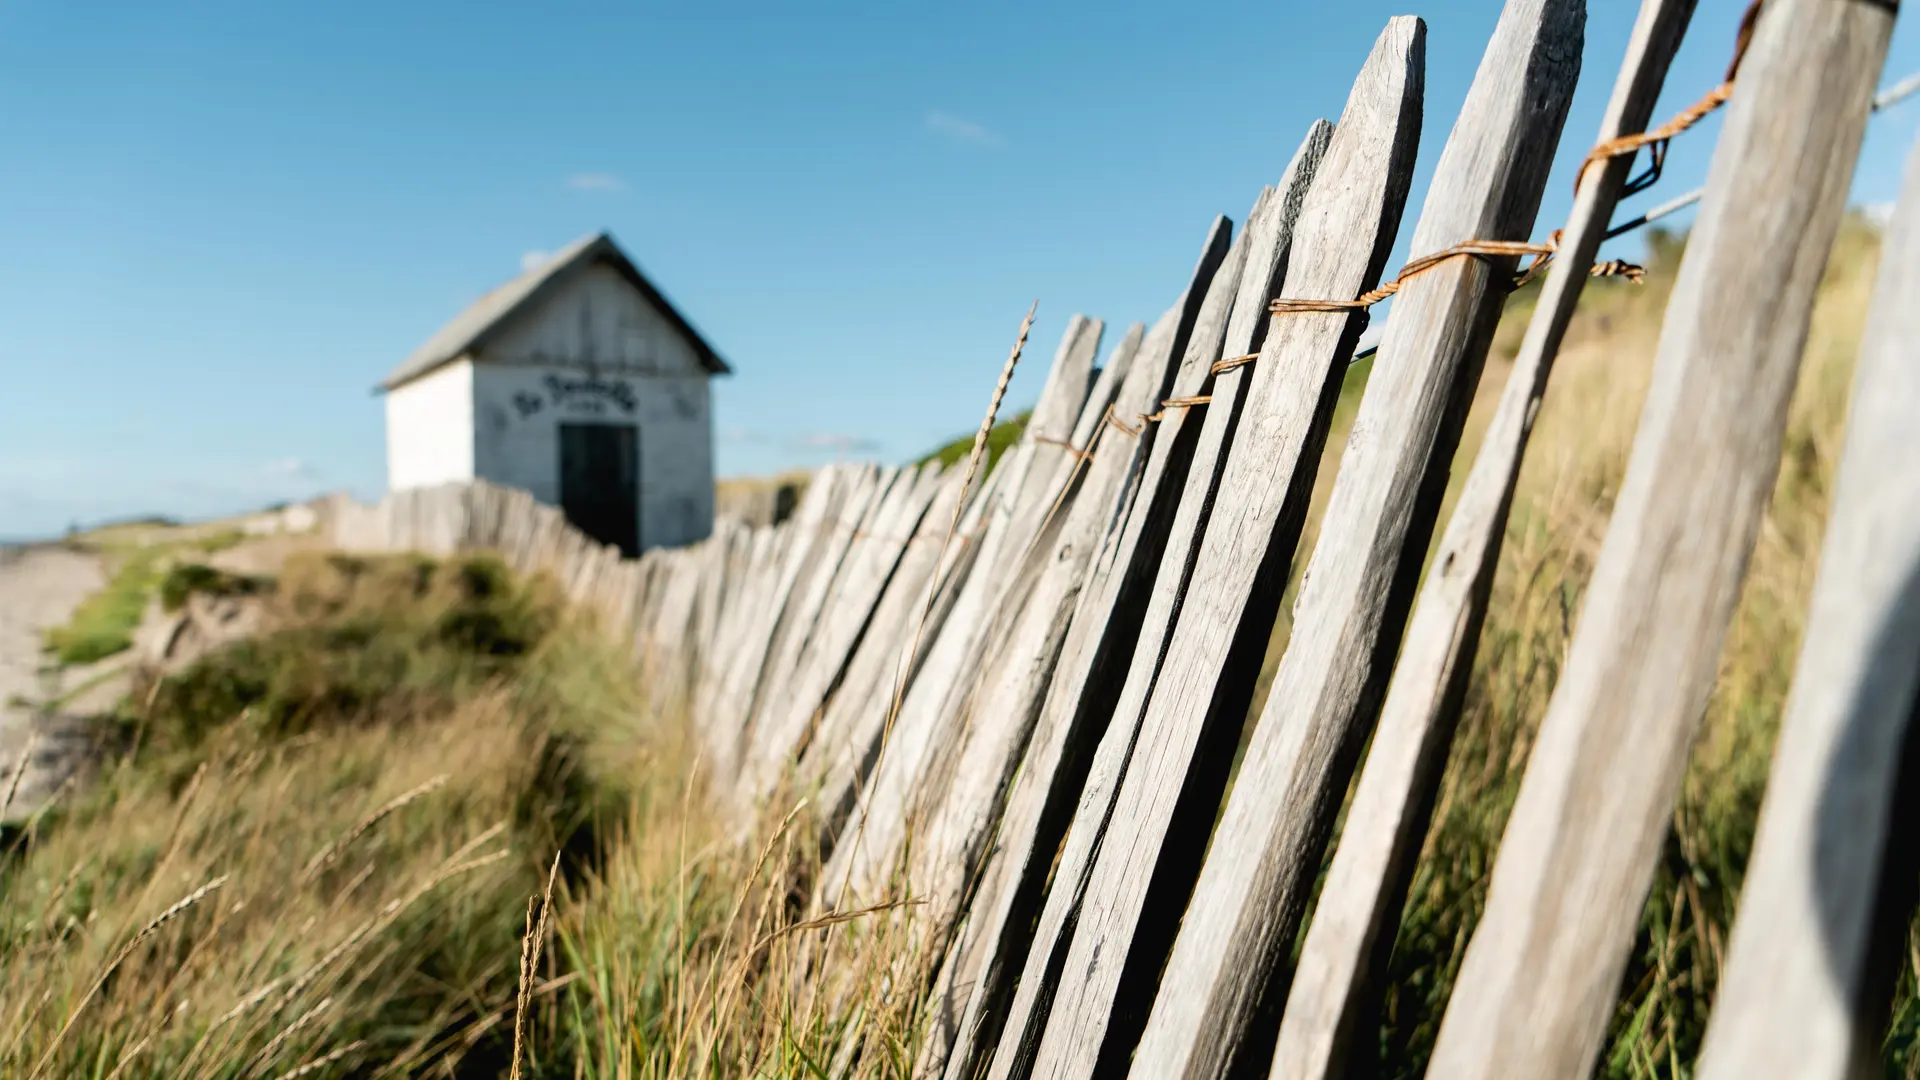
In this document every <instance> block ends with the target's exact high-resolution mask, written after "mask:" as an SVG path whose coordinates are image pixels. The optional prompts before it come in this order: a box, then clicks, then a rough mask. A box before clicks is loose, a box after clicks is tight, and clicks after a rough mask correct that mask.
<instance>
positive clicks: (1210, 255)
mask: <svg viewBox="0 0 1920 1080" xmlns="http://www.w3.org/2000/svg"><path fill="white" fill-rule="evenodd" d="M1232 231H1233V226H1232V223H1231V222H1229V221H1228V220H1227V219H1226V218H1224V217H1221V218H1216V219H1215V220H1214V221H1213V222H1212V224H1211V225H1210V226H1209V228H1208V230H1207V235H1206V239H1205V241H1204V242H1203V244H1202V246H1201V252H1200V257H1199V259H1198V261H1197V262H1196V264H1195V266H1194V270H1193V273H1192V276H1191V278H1190V279H1189V282H1188V285H1187V288H1186V289H1185V290H1184V291H1183V292H1182V293H1181V296H1180V298H1179V299H1178V300H1177V301H1175V303H1174V305H1173V307H1172V308H1170V309H1169V310H1168V312H1167V313H1166V315H1165V316H1164V317H1163V318H1162V319H1161V320H1160V322H1159V323H1158V324H1156V326H1155V327H1154V330H1153V332H1152V333H1150V334H1147V335H1146V336H1145V339H1144V341H1143V342H1142V343H1141V344H1140V345H1138V346H1137V347H1136V348H1135V349H1133V350H1129V351H1127V352H1126V353H1125V354H1124V355H1125V360H1123V361H1121V362H1119V363H1114V364H1109V365H1108V367H1107V369H1106V370H1107V371H1115V370H1122V371H1124V372H1125V376H1124V378H1123V379H1122V380H1121V382H1120V385H1119V387H1118V389H1117V392H1116V393H1113V394H1111V395H1106V398H1107V400H1103V395H1102V394H1101V393H1100V392H1098V391H1096V392H1095V393H1094V394H1092V395H1090V396H1089V398H1088V402H1087V407H1086V408H1085V409H1084V410H1083V411H1082V417H1081V424H1080V429H1079V430H1077V431H1076V432H1075V437H1076V438H1077V439H1078V438H1084V439H1085V442H1086V446H1087V451H1088V453H1089V454H1090V457H1089V458H1088V459H1087V461H1086V462H1085V467H1084V469H1082V470H1081V475H1080V477H1079V479H1078V481H1077V483H1076V484H1075V485H1073V487H1072V489H1071V491H1070V492H1069V491H1068V490H1067V489H1063V491H1062V494H1063V495H1064V494H1069V493H1070V494H1071V497H1072V501H1071V503H1070V505H1068V506H1066V507H1065V508H1064V509H1063V517H1064V521H1062V522H1061V525H1060V527H1059V528H1057V529H1043V530H1040V537H1039V538H1037V539H1042V540H1044V542H1041V543H1037V544H1036V546H1035V547H1034V548H1033V549H1032V551H1031V552H1030V554H1029V556H1028V560H1027V561H1028V565H1027V566H1025V567H1023V568H1022V570H1021V576H1022V578H1024V579H1026V580H1027V582H1029V583H1026V584H1022V585H1021V586H1020V587H1019V589H1018V591H1016V592H1012V593H1009V594H1008V595H1007V596H1006V597H1005V599H1004V601H1003V607H1002V612H1001V614H1000V615H999V617H998V619H997V622H998V623H999V624H1000V625H998V626H997V627H996V629H995V632H994V634H993V635H992V636H993V639H994V643H993V644H992V645H991V646H990V648H989V650H988V652H987V653H986V654H985V663H984V664H983V665H982V668H981V680H980V685H979V687H978V688H977V690H976V692H975V694H974V696H973V697H972V699H971V701H970V702H969V703H968V706H967V708H966V710H965V711H964V712H963V713H961V714H960V715H959V716H957V717H956V718H955V720H956V721H958V722H957V723H954V724H953V725H952V726H951V727H950V729H949V730H950V732H951V737H950V746H951V748H952V749H951V752H950V753H948V754H943V755H940V756H939V757H938V758H936V759H934V761H933V762H932V765H933V767H932V768H930V769H928V770H927V773H926V775H925V778H924V781H923V783H922V784H921V785H920V798H921V801H920V803H919V804H918V805H917V806H916V807H915V809H914V816H915V819H916V821H917V823H918V827H917V830H916V833H915V835H914V837H913V840H912V844H911V849H910V850H911V861H910V862H909V863H908V871H909V877H908V880H909V881H910V882H911V883H912V886H913V892H914V895H915V896H917V897H923V898H925V899H926V900H927V901H928V902H927V904H925V905H923V906H922V907H921V908H919V909H917V910H916V911H915V912H914V913H913V922H914V929H915V930H916V934H915V937H916V939H918V940H921V941H925V942H930V943H932V944H933V946H934V947H939V946H940V945H942V944H943V943H944V941H945V940H946V938H947V937H948V935H949V933H950V931H951V928H952V923H953V920H954V919H955V917H956V916H957V915H958V914H959V913H960V911H961V909H962V907H963V904H964V902H965V899H966V895H967V893H968V891H969V889H970V888H971V887H972V885H973V884H974V882H975V880H976V878H977V877H978V872H979V866H980V863H981V860H982V858H983V856H984V853H985V851H986V848H987V844H988V841H989V839H990V837H991V835H992V833H993V832H994V830H995V828H996V827H997V826H998V824H999V821H1000V810H1001V807H1002V805H1003V799H1004V796H1005V793H1006V788H1007V784H1008V782H1009V781H1010V779H1011V774H1012V772H1013V770H1014V769H1015V768H1016V767H1017V766H1018V765H1019V763H1020V758H1021V755H1022V753H1023V752H1024V751H1025V749H1026V745H1027V740H1028V737H1029V736H1030V735H1031V733H1032V731H1033V725H1034V723H1035V722H1036V721H1037V720H1038V718H1039V714H1040V709H1041V705H1042V703H1043V701H1044V700H1045V697H1046V693H1047V688H1048V685H1049V684H1050V683H1051V681H1052V677H1053V672H1054V669H1055V666H1056V664H1057V662H1058V660H1059V657H1060V650H1061V647H1062V645H1063V644H1064V642H1065V641H1066V638H1067V635H1068V629H1069V626H1070V625H1071V622H1072V620H1073V618H1074V612H1075V608H1076V606H1077V603H1078V600H1079V597H1080V596H1081V594H1082V590H1083V588H1084V587H1085V586H1086V584H1087V580H1088V570H1089V568H1090V566H1091V565H1092V562H1093V557H1094V555H1095V554H1096V553H1097V552H1098V550H1099V548H1100V544H1101V541H1102V540H1103V539H1104V538H1105V536H1106V534H1107V531H1108V530H1109V528H1110V527H1111V526H1112V525H1113V517H1114V512H1115V506H1116V504H1117V503H1118V501H1119V500H1120V498H1121V497H1122V495H1123V493H1124V491H1125V489H1126V486H1127V484H1128V481H1129V479H1130V478H1131V474H1132V473H1133V471H1134V470H1135V469H1136V468H1137V467H1138V466H1139V464H1140V463H1141V461H1142V460H1143V455H1142V453H1141V451H1142V449H1143V446H1144V445H1146V444H1148V443H1150V442H1151V440H1152V437H1153V435H1154V431H1153V429H1152V426H1151V425H1144V424H1141V425H1138V426H1135V427H1134V428H1133V429H1132V431H1131V433H1129V432H1128V431H1126V430H1122V429H1121V428H1120V427H1117V426H1115V425H1113V424H1110V423H1108V422H1107V419H1106V418H1107V415H1108V408H1109V405H1111V407H1112V409H1113V411H1114V412H1115V413H1116V414H1117V415H1119V416H1138V415H1140V414H1142V413H1145V412H1148V411H1151V410H1153V409H1154V408H1155V407H1156V406H1157V404H1158V403H1159V401H1160V400H1161V399H1162V398H1163V397H1165V396H1166V393H1167V389H1168V387H1169V386H1171V385H1172V383H1173V378H1174V374H1175V372H1176V371H1178V370H1179V368H1180V365H1181V362H1182V361H1183V360H1184V358H1185V357H1186V355H1187V353H1188V351H1189V350H1188V345H1189V342H1190V341H1191V340H1192V339H1193V338H1194V337H1195V328H1196V326H1198V325H1199V324H1200V323H1201V322H1202V320H1204V319H1207V318H1208V315H1209V312H1208V310H1207V304H1206V301H1208V300H1210V299H1211V300H1213V303H1212V310H1211V312H1210V314H1211V326H1210V329H1209V331H1208V336H1210V337H1211V338H1212V340H1213V346H1212V347H1213V350H1214V352H1215V353H1216V355H1217V353H1218V350H1219V334H1220V332H1221V330H1223V329H1224V324H1225V322H1226V315H1227V306H1228V302H1229V300H1230V298H1231V296H1232V293H1231V291H1230V289H1231V285H1229V286H1228V287H1226V288H1223V289H1220V290H1217V295H1216V290H1213V289H1212V285H1213V283H1214V282H1215V281H1216V280H1217V279H1218V276H1219V272H1220V269H1221V267H1222V264H1223V263H1224V262H1225V260H1226V256H1227V251H1228V248H1229V247H1230V245H1231V241H1230V237H1231V235H1232ZM1236 276H1237V275H1236ZM1129 336H1130V337H1134V338H1135V339H1136V340H1138V328H1137V327H1136V329H1135V331H1134V332H1133V333H1132V334H1130V335H1129ZM1102 381H1105V373H1103V375H1102ZM949 1011H954V1010H949ZM941 1030H950V1027H949V1026H942V1025H937V1024H936V1025H933V1026H932V1027H931V1028H930V1031H932V1032H934V1033H936V1037H937V1032H939V1031H941ZM934 1058H941V1059H943V1060H944V1046H943V1045H940V1044H934V1045H932V1046H929V1047H928V1048H927V1050H926V1051H925V1052H923V1053H922V1054H921V1059H922V1062H923V1067H924V1068H925V1069H927V1070H928V1071H929V1074H930V1075H934V1076H937V1075H939V1068H940V1067H939V1065H937V1064H934V1063H933V1059H934Z"/></svg>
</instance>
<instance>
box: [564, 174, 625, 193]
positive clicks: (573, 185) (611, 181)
mask: <svg viewBox="0 0 1920 1080" xmlns="http://www.w3.org/2000/svg"><path fill="white" fill-rule="evenodd" d="M567 190H569V191H601V192H615V191H625V190H627V185H626V182H625V181H623V180H621V179H620V178H619V177H617V176H615V175H613V174H612V173H605V172H583V173H574V174H573V175H572V176H569V177H567Z"/></svg>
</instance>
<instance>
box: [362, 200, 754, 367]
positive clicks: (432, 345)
mask: <svg viewBox="0 0 1920 1080" xmlns="http://www.w3.org/2000/svg"><path fill="white" fill-rule="evenodd" d="M596 263H604V264H605V265H607V266H610V267H612V268H613V269H615V270H617V271H619V273H620V276H621V277H623V278H625V279H626V280H627V284H629V285H632V286H633V288H634V290H635V291H636V292H638V293H639V294H640V295H641V296H643V297H645V298H646V299H647V302H648V303H651V304H652V305H653V306H654V307H655V308H656V309H658V310H659V312H660V314H662V315H664V316H666V317H667V320H668V321H669V322H671V323H673V325H674V326H676V327H678V328H679V329H680V332H681V333H682V334H684V335H685V336H686V339H687V341H688V343H689V344H691V345H692V346H693V351H694V354H695V355H696V356H698V357H699V358H700V363H701V366H703V367H705V368H706V369H707V373H708V374H710V375H727V374H730V373H732V371H733V369H732V368H730V367H728V366H727V362H726V361H725V360H722V359H721V358H720V354H719V353H717V352H715V351H714V349H713V346H712V345H709V344H707V339H706V338H703V337H701V336H700V331H698V330H695V329H694V328H693V324H692V323H690V322H688V321H687V318H686V316H684V315H682V314H680V312H679V310H678V309H677V308H675V307H674V306H673V304H672V303H671V302H670V301H669V300H668V299H667V298H666V297H665V296H663V295H661V293H660V290H659V289H656V288H654V286H653V282H651V281H648V280H647V276H646V275H645V274H642V273H641V272H640V268H639V267H637V266H635V265H634V264H633V260H632V259H629V258H627V254H626V252H624V251H621V250H620V245H618V244H616V243H614V242H613V237H612V236H610V235H608V234H607V233H604V232H603V233H596V234H594V235H592V236H584V237H581V238H580V239H578V240H575V241H574V242H573V243H571V244H568V245H567V246H566V247H564V248H562V249H561V250H560V251H558V252H556V253H555V254H554V255H553V257H552V258H550V259H548V260H547V261H546V262H543V263H541V264H540V265H539V266H536V267H534V268H532V269H531V270H528V271H526V272H525V273H523V274H521V275H520V276H519V277H517V278H514V279H513V280H512V281H509V282H507V283H506V284H505V285H502V286H500V287H499V288H497V289H494V290H493V291H492V292H490V293H488V294H487V295H485V296H483V297H481V298H480V299H478V300H476V301H474V303H473V306H472V307H469V308H468V309H467V310H465V311H463V312H461V313H460V314H458V315H456V316H454V318H453V321H452V322H449V323H447V324H446V325H445V326H442V327H441V328H440V329H439V331H438V332H437V333H435V334H434V335H433V336H432V337H430V338H428V339H427V342H426V344H424V345H422V346H420V347H419V348H418V349H415V350H414V351H413V355H412V356H409V357H407V358H406V360H405V361H404V362H402V363H401V365H400V366H399V367H397V368H394V369H393V373H392V374H390V375H388V376H387V377H386V379H385V381H383V382H381V384H380V389H382V390H392V389H394V388H396V387H398V386H400V385H401V384H403V383H407V382H412V381H413V380H414V379H417V378H419V377H420V376H422V375H425V374H427V373H428V372H430V371H432V370H434V369H435V368H438V367H440V366H441V365H442V364H447V363H450V362H452V361H454V360H456V359H458V358H460V357H461V356H464V355H467V354H476V355H477V354H479V353H480V352H482V351H483V350H484V349H485V348H486V345H487V342H488V341H489V340H490V339H492V338H493V336H494V335H495V334H497V333H498V332H499V331H500V329H501V328H502V327H503V326H505V325H506V324H507V322H508V321H509V320H510V319H511V318H512V317H513V316H514V315H515V314H516V313H518V312H520V311H523V310H525V309H527V308H528V307H531V306H532V305H534V304H536V303H538V302H539V301H540V300H543V299H545V298H546V297H548V296H550V295H552V294H553V292H554V291H555V290H556V289H558V288H560V286H561V285H562V284H563V283H564V282H565V281H567V280H568V279H569V278H571V277H572V276H573V275H574V274H576V273H578V272H579V271H581V270H584V269H586V268H587V267H589V266H592V265H594V264H596Z"/></svg>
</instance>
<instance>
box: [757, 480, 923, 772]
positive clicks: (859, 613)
mask: <svg viewBox="0 0 1920 1080" xmlns="http://www.w3.org/2000/svg"><path fill="white" fill-rule="evenodd" d="M940 484H941V470H940V467H939V465H938V464H928V465H927V466H925V467H924V468H920V469H917V470H910V471H908V472H907V473H906V474H904V475H903V476H902V477H901V479H900V481H899V482H897V483H896V484H895V486H894V491H893V492H891V493H890V494H889V497H888V499H887V500H886V502H885V503H884V504H883V505H882V507H881V509H880V510H879V511H878V512H877V513H876V514H875V515H874V518H873V520H872V522H871V524H870V525H869V526H867V527H866V532H867V535H865V536H863V537H862V538H861V540H860V541H859V543H858V546H857V548H856V549H855V551H854V552H852V553H850V554H849V556H848V561H847V564H846V565H845V567H844V574H843V580H841V581H840V582H838V583H837V584H836V585H835V587H834V592H833V598H832V600H831V601H830V602H829V604H828V605H827V606H826V608H825V609H824V610H823V611H822V613H821V623H820V625H819V627H818V628H817V629H816V631H815V634H816V638H815V640H814V641H813V642H812V643H811V644H810V646H809V648H808V650H807V654H806V655H805V656H804V657H803V658H802V659H801V661H800V663H799V665H798V673H797V674H796V675H795V677H794V679H793V680H792V682H791V684H790V685H789V686H788V687H787V688H785V689H784V690H783V691H782V692H780V693H778V694H776V695H774V700H773V701H771V702H769V708H770V709H772V710H775V711H774V712H773V714H772V715H773V716H774V717H776V719H774V720H773V722H772V724H770V726H769V728H768V730H767V734H766V736H765V739H764V742H763V745H761V746H760V747H758V748H757V750H758V752H757V754H756V757H755V758H754V769H755V772H754V775H753V776H752V777H751V782H752V783H753V785H754V787H755V795H756V797H762V798H764V797H765V796H766V795H767V794H768V793H769V792H770V791H771V790H772V787H773V785H774V783H775V782H776V781H777V780H779V779H780V777H781V776H782V775H784V774H785V772H786V771H787V769H788V767H789V766H790V765H791V763H792V760H793V757H794V754H795V753H796V752H797V751H798V750H800V749H801V748H802V747H804V746H805V744H806V742H807V739H808V736H809V733H810V732H811V730H812V728H813V725H814V724H815V722H816V721H817V720H818V718H819V717H820V714H821V710H822V709H823V708H824V707H825V705H826V702H827V700H828V699H829V697H830V696H831V695H832V693H833V690H834V687H835V686H837V685H838V684H839V682H840V679H841V677H842V675H843V674H844V673H845V672H846V669H847V665H848V663H849V661H850V658H851V657H852V655H853V652H854V650H855V648H856V647H857V646H858V644H859V642H860V641H861V640H862V637H863V635H864V634H865V633H866V629H867V626H868V625H869V624H870V623H871V622H872V620H873V618H874V615H875V612H876V611H877V609H878V606H879V604H880V603H881V599H882V597H883V596H884V595H885V592H886V589H887V587H888V584H889V583H890V582H891V581H892V579H893V575H894V571H895V569H896V568H897V567H898V566H899V563H900V558H901V555H902V553H904V552H905V551H906V548H907V544H908V543H909V541H911V540H912V538H913V536H914V534H915V533H916V532H917V531H918V529H919V527H920V523H921V521H922V519H923V518H924V517H925V515H926V512H927V508H928V506H930V505H931V504H932V502H933V499H934V497H935V496H936V495H937V494H938V493H939V491H940Z"/></svg>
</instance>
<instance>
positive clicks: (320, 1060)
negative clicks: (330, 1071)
mask: <svg viewBox="0 0 1920 1080" xmlns="http://www.w3.org/2000/svg"><path fill="white" fill-rule="evenodd" d="M365 1045H367V1040H365V1039H355V1040H354V1041H353V1042H350V1043H348V1044H347V1045H345V1046H342V1047H340V1048H339V1049H338V1050H335V1051H333V1052H332V1053H329V1054H327V1055H326V1056H325V1057H317V1058H314V1059H313V1060H312V1061H309V1062H307V1063H306V1064H304V1065H299V1066H296V1067H294V1068H293V1069H290V1070H288V1071H287V1072H283V1073H281V1074H280V1075H279V1077H277V1078H276V1080H297V1078H299V1077H302V1076H307V1075H309V1074H311V1073H316V1072H319V1071H320V1070H321V1069H324V1068H326V1067H327V1066H329V1065H331V1064H333V1063H334V1062H336V1061H339V1060H340V1059H341V1058H344V1057H346V1056H347V1055H348V1054H351V1053H353V1052H354V1051H355V1050H358V1049H360V1048H361V1047H363V1046H365Z"/></svg>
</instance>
